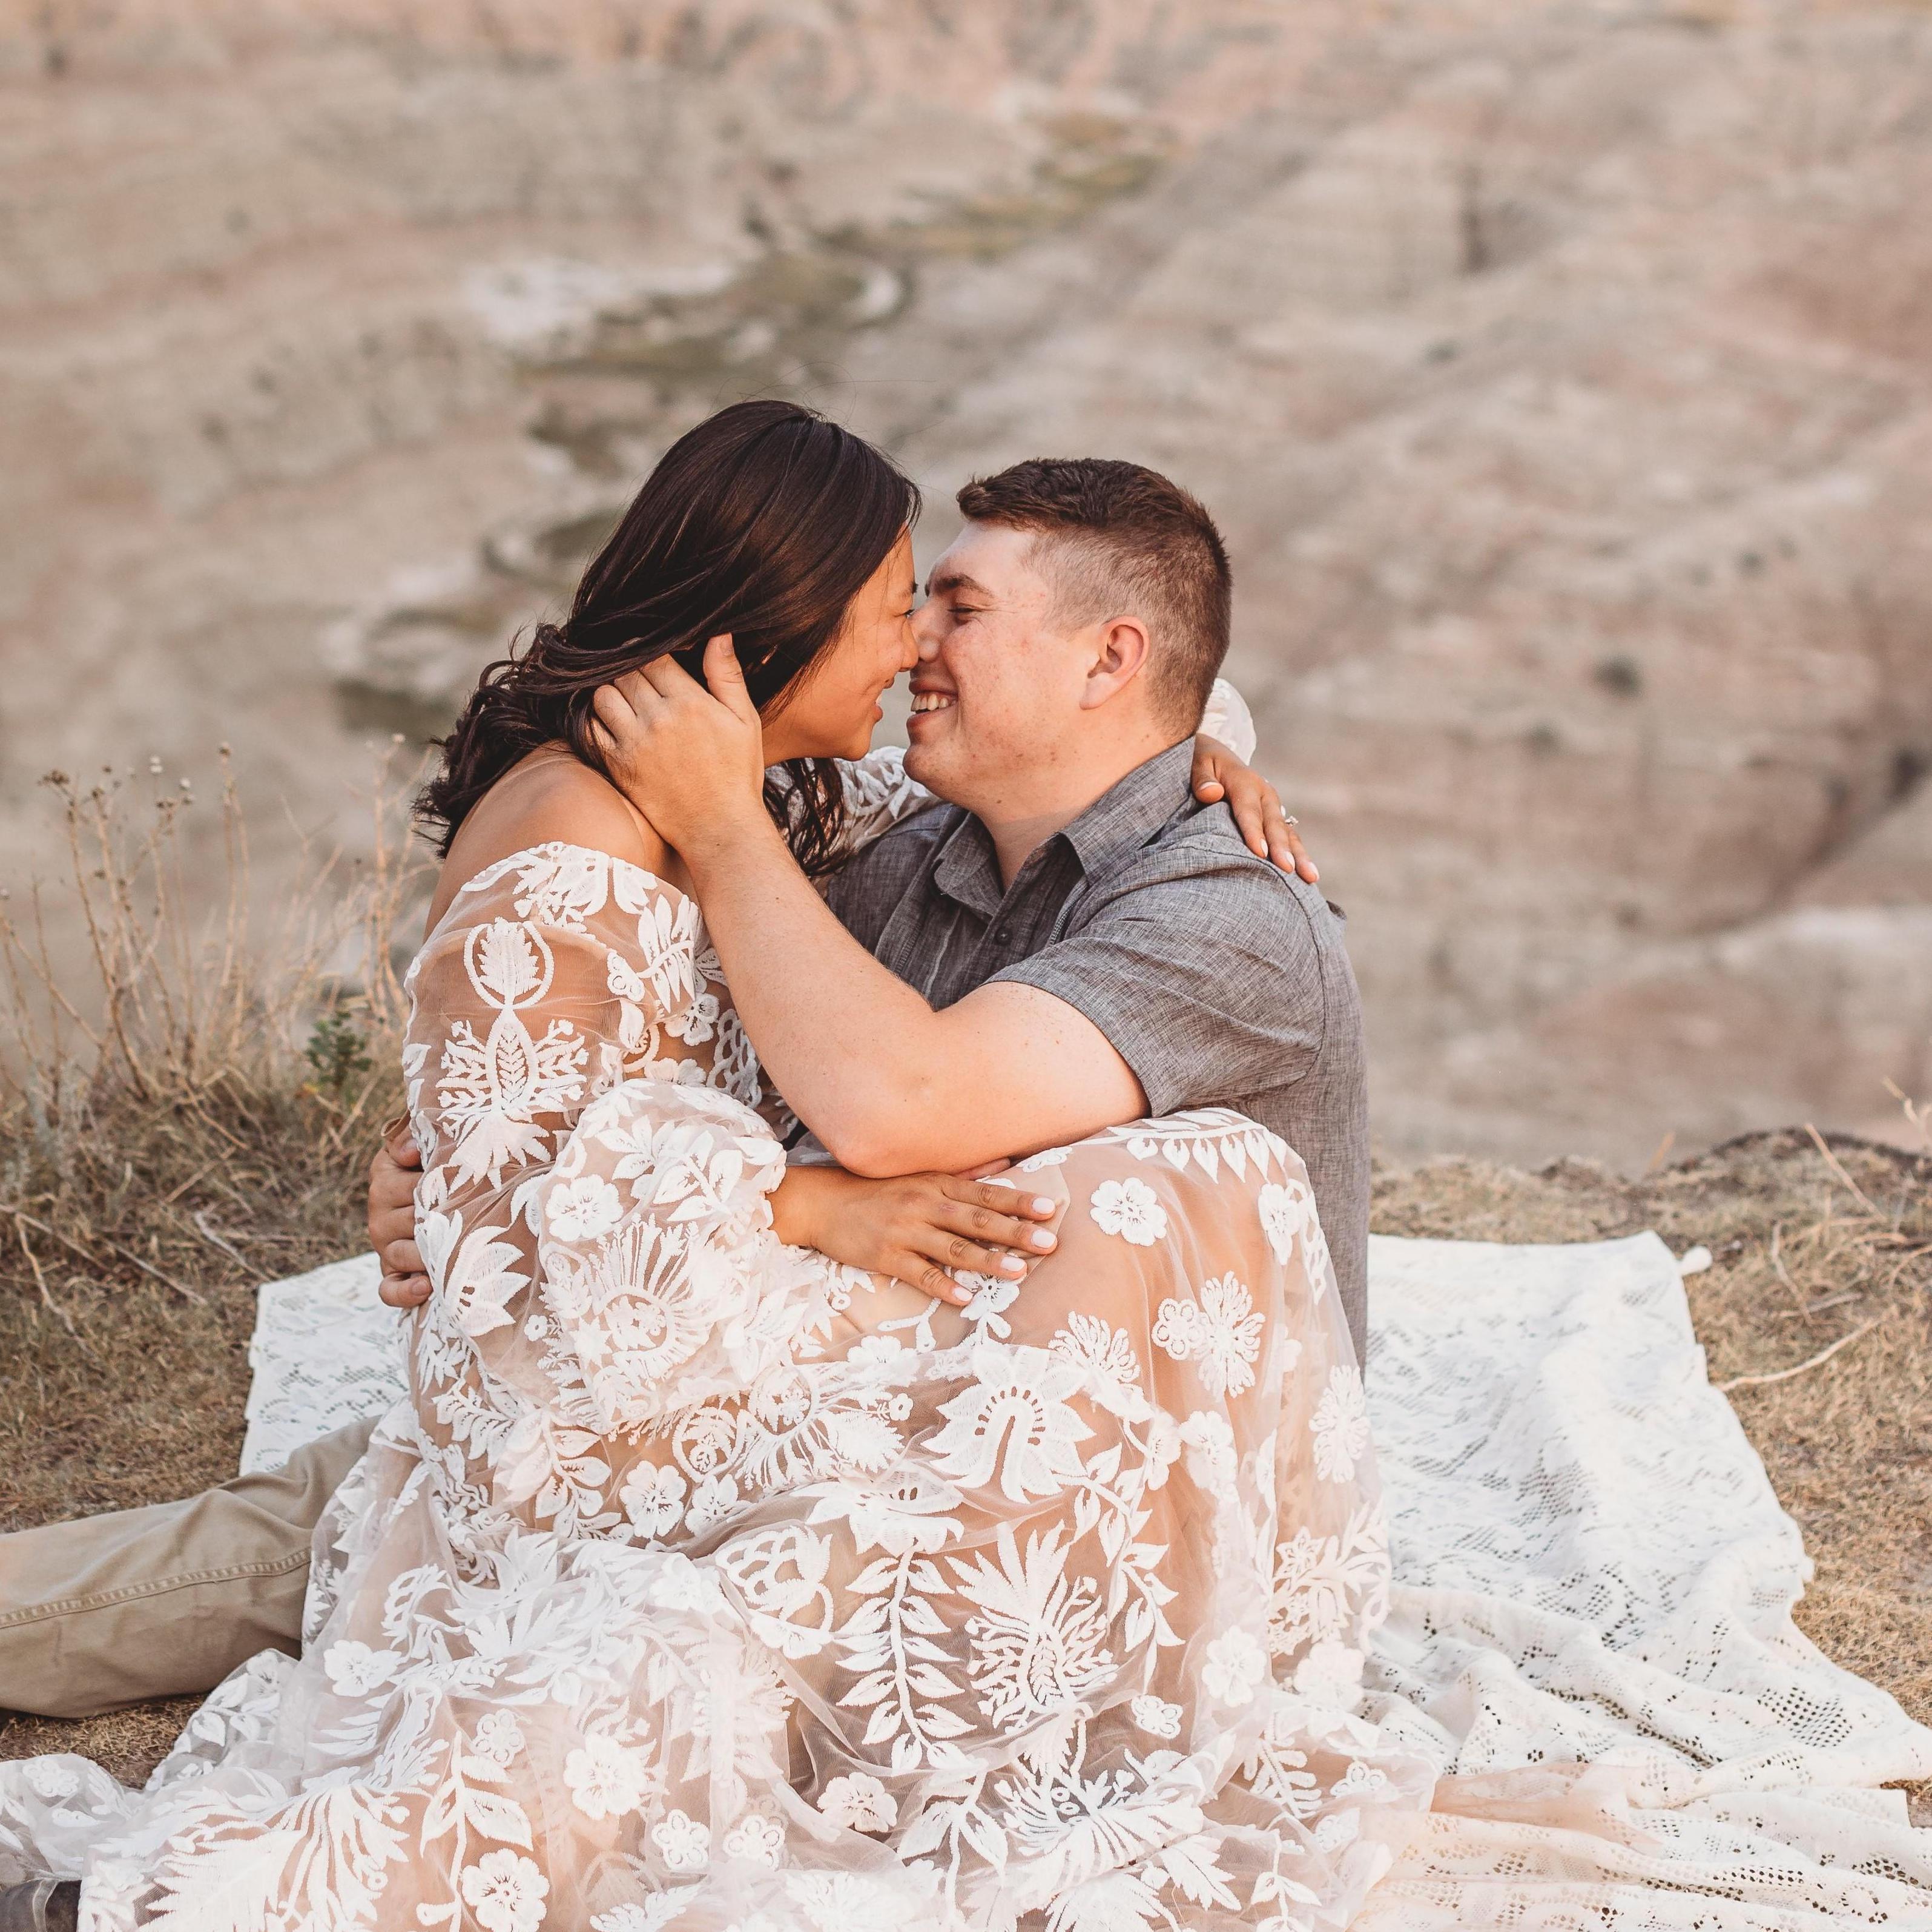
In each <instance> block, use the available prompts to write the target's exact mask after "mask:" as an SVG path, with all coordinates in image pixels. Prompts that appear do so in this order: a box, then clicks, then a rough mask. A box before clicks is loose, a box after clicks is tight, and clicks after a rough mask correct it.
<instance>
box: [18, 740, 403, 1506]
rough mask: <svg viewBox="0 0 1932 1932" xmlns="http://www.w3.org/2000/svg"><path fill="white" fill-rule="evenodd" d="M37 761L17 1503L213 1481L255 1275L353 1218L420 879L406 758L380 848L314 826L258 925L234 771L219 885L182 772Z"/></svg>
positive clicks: (22, 951) (96, 1497) (290, 1264)
mask: <svg viewBox="0 0 1932 1932" xmlns="http://www.w3.org/2000/svg"><path fill="white" fill-rule="evenodd" d="M154 775H158V773H157V772H156V773H155V774H154ZM47 782H48V785H49V790H50V792H51V793H52V796H53V797H54V798H55V800H57V802H58V808H59V809H60V811H61V812H62V815H63V819H64V822H65V829H66V833H67V850H68V859H69V875H68V877H67V879H66V880H65V881H63V882H62V883H61V884H60V885H59V886H58V887H57V888H51V889H50V888H48V887H46V886H32V887H31V888H28V889H26V890H24V891H23V892H19V893H17V894H14V895H11V896H9V897H7V898H6V899H5V901H4V902H0V998H4V1001H5V1013H4V1014H0V1389H4V1391H5V1394H6V1396H7V1401H6V1403H5V1404H4V1406H0V1525H6V1524H10V1523H17V1522H23V1521H28V1520H34V1519H36V1518H37V1517H41V1516H44V1515H59V1514H71V1513H73V1512H74V1511H77V1510H83V1509H87V1508H102V1507H107V1506H110V1505H115V1504H118V1503H121V1502H135V1501H142V1500H146V1499H148V1496H150V1495H165V1494H167V1493H170V1490H171V1484H172V1478H174V1476H175V1475H177V1474H178V1475H180V1476H181V1478H183V1479H184V1481H185V1482H186V1484H187V1486H188V1487H196V1486H198V1485H199V1483H200V1482H201V1481H205V1475H204V1473H203V1472H204V1470H205V1467H206V1464H207V1460H208V1454H209V1451H210V1450H211V1448H214V1445H224V1446H225V1445H227V1444H229V1442H231V1441H232V1439H233V1437H234V1436H235V1435H236V1433H237V1432H238V1431H239V1426H240V1422H241V1406H240V1402H239V1399H238V1397H239V1391H238V1390H237V1388H236V1377H235V1373H234V1372H235V1369H236V1366H237V1364H238V1363H239V1361H240V1360H241V1356H240V1354H239V1350H240V1349H242V1348H243V1347H244V1346H245V1339H246V1334H247V1329H248V1319H249V1316H250V1313H251V1308H252V1302H253V1291H254V1287H255V1286H256V1285H257V1283H259V1282H260V1281H262V1280H265V1279H268V1278H271V1277H275V1276H280V1275H285V1274H290V1273H292V1272H294V1271H296V1270H298V1269H300V1268H305V1267H308V1266H312V1265H314V1264H315V1263H317V1262H320V1261H323V1260H325V1259H330V1258H332V1257H333V1256H337V1255H340V1254H343V1253H348V1252H350V1251H352V1250H353V1249H354V1248H355V1247H356V1246H357V1245H358V1244H359V1241H360V1239H361V1235H360V1226H359V1223H360V1220H361V1214H360V1211H359V1191H360V1180H361V1176H362V1172H363V1170H364V1169H365V1166H366V1163H367V1161H368V1156H369V1154H370V1152H371V1149H372V1148H373V1146H374V1142H375V1139H376V1136H377V1130H378V1128H379V1126H380V1123H381V1121H382V1120H383V1118H384V1116H385V1115H386V1114H388V1113H389V1112H392V1111H394V1110H395V1106H396V1104H397V1100H398V1094H399V1091H400V1086H401V1077H400V1073H399V1052H398V1037H399V1034H400V1031H401V1024H402V1021H403V1017H404V1000H403V992H402V987H401V981H400V980H399V977H398V957H399V947H398V926H399V921H400V920H401V918H402V917H403V916H404V913H405V910H406V909H407V908H408V907H411V906H412V905H413V904H414V903H415V902H416V899H417V897H418V895H419V892H420V890H421V889H422V886H423V883H425V868H423V866H422V865H421V864H420V863H419V862H416V860H415V859H413V856H412V854H411V853H410V848H409V845H408V843H407V830H406V821H405V819H404V812H403V809H402V807H403V802H404V794H405V793H406V790H407V785H406V784H404V783H403V782H400V781H399V775H398V774H397V773H396V772H393V771H391V770H385V771H384V772H383V773H382V774H381V775H380V778H379V781H378V784H377V787H376V790H375V793H374V798H373V801H372V802H373V806H374V816H375V820H376V832H377V835H376V840H375V845H374V853H373V856H371V858H369V859H359V860H350V859H345V857H344V856H343V855H342V854H341V853H340V852H339V851H336V852H329V853H315V852H314V851H312V850H305V852H304V853H303V857H302V864H301V865H300V867H299V876H300V877H301V878H302V881H303V883H302V885H301V886H300V887H299V889H296V890H295V891H293V892H290V893H288V894H287V895H285V896H284V898H282V900H281V902H280V903H279V904H278V906H277V907H275V910H273V912H272V914H271V916H269V918H268V919H266V921H263V922H260V929H258V922H257V919H256V917H255V913H256V910H257V909H256V907H255V906H254V903H253V900H254V896H255V895H252V894H251V880H250V877H249V864H248V834H247V828H246V826H245V822H244V820H243V816H242V810H241V808H240V806H239V802H238V801H237V799H236V796H235V793H234V788H233V784H231V783H229V782H228V781H226V776H225V773H224V782H223V787H222V794H221V798H220V803H219V806H218V810H219V811H220V841H219V844H220V854H221V858H220V871H218V872H217V890H216V892H214V899H215V901H216V902H215V904H214V907H213V908H212V910H202V909H201V908H202V907H204V906H205V901H206V898H207V893H206V890H205V887H206V883H207V882H206V880H205V878H196V880H195V881H194V882H195V883H196V884H197V885H199V886H202V892H201V893H200V894H199V895H196V894H193V893H190V890H189V885H190V876H191V874H192V872H193V862H192V861H191V860H190V856H189V852H188V847H187V841H186V839H185V837H184V830H185V827H184V814H187V813H188V812H190V811H198V810H199V809H201V808H200V807H199V806H198V805H195V804H193V802H192V801H191V798H190V794H189V793H187V790H186V788H185V787H183V788H182V789H181V790H180V791H179V792H178V793H175V795H173V796H163V797H160V798H158V799H154V801H152V802H151V804H143V803H141V802H139V801H138V800H137V799H136V792H135V787H134V785H133V783H132V782H131V781H127V780H123V781H120V782H119V783H118V784H115V783H109V782H104V783H102V784H99V785H96V786H94V787H89V788H86V789H83V788H82V787H80V786H78V785H77V784H75V783H74V781H71V779H69V778H67V777H66V776H65V775H63V774H61V773H58V772H56V773H53V774H51V775H49V779H48V781H47ZM207 869H208V870H213V869H214V868H212V867H210V868H207ZM56 932H58V934H59V935H62V940H63V942H64V943H62V944H60V945H58V946H57V944H56V941H55V933H56ZM76 932H77V933H79V934H80V935H81V945H82V950H83V959H84V964H83V967H82V968H81V969H80V970H78V971H77V970H76V967H75V965H74V962H73V959H72V955H73V953H74V950H75V948H74V945H73V944H71V935H74V933H76ZM217 1453H220V1452H219V1451H217ZM229 1454H231V1455H232V1451H229Z"/></svg>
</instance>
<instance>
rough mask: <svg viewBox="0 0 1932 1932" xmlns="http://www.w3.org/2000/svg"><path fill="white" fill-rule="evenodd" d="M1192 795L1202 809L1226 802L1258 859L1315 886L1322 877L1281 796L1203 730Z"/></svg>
mask: <svg viewBox="0 0 1932 1932" xmlns="http://www.w3.org/2000/svg"><path fill="white" fill-rule="evenodd" d="M1194 796H1196V798H1198V799H1200V801H1201V802H1202V804H1203V805H1218V804H1220V802H1222V800H1223V799H1226V801H1227V805H1228V809H1229V811H1232V813H1233V814H1235V826H1236V828H1237V829H1238V830H1239V832H1241V837H1242V839H1243V840H1244V842H1245V843H1246V844H1247V848H1248V850H1250V852H1252V853H1253V854H1254V855H1255V856H1256V858H1257V859H1273V860H1274V862H1275V863H1276V864H1277V865H1279V866H1280V868H1281V869H1282V870H1283V871H1284V872H1295V873H1298V874H1300V875H1301V877H1303V878H1304V879H1306V880H1307V881H1308V883H1310V885H1311V886H1312V885H1313V884H1315V883H1316V882H1317V881H1318V880H1319V879H1320V878H1321V877H1322V874H1321V873H1320V872H1319V871H1318V870H1317V869H1316V864H1315V861H1314V860H1313V859H1311V858H1310V856H1308V854H1307V851H1306V850H1304V848H1303V846H1302V843H1301V835H1299V834H1298V832H1296V830H1295V820H1293V819H1292V818H1290V817H1289V816H1288V814H1286V812H1284V811H1283V810H1282V808H1281V797H1280V793H1277V791H1276V790H1275V788H1274V786H1273V785H1271V784H1269V783H1268V780H1267V779H1266V778H1263V777H1262V775H1261V773H1260V772H1258V771H1256V769H1255V768H1254V766H1252V765H1250V764H1246V763H1243V761H1242V760H1241V759H1239V758H1238V757H1235V754H1234V753H1233V752H1232V751H1229V748H1227V746H1226V745H1224V744H1223V743H1222V742H1221V741H1220V739H1218V738H1211V737H1209V736H1208V734H1207V733H1206V732H1205V731H1204V732H1202V733H1201V734H1200V736H1198V737H1197V738H1196V739H1195V740H1194Z"/></svg>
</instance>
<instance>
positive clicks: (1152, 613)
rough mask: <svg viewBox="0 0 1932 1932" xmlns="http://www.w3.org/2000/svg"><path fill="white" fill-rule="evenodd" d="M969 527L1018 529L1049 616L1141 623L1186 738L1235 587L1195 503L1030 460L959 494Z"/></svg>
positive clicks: (1163, 694)
mask: <svg viewBox="0 0 1932 1932" xmlns="http://www.w3.org/2000/svg"><path fill="white" fill-rule="evenodd" d="M959 508H960V511H961V514H963V515H964V516H965V517H968V519H969V520H971V521H972V522H974V523H997V524H1000V525H1002V526H1004V527H1005V528H1007V529H1015V530H1025V531H1028V532H1031V533H1032V535H1034V538H1036V544H1035V549H1036V553H1038V552H1040V551H1045V552H1046V553H1047V554H1046V555H1045V556H1039V557H1038V559H1037V560H1038V561H1039V562H1040V564H1041V565H1042V566H1043V569H1044V571H1045V573H1046V574H1047V575H1048V576H1049V577H1051V578H1052V581H1053V583H1054V585H1055V608H1054V616H1055V618H1056V619H1058V621H1059V622H1062V623H1066V624H1073V625H1079V624H1084V623H1087V622H1090V621H1091V619H1094V618H1095V617H1097V616H1101V615H1103V614H1104V613H1106V612H1107V611H1109V610H1139V611H1142V612H1143V613H1145V615H1146V616H1148V619H1150V621H1151V622H1152V623H1153V624H1154V626H1155V627H1156V628H1157V630H1158V631H1160V635H1161V637H1162V640H1163V647H1162V649H1161V650H1160V653H1159V654H1158V655H1157V656H1156V658H1154V661H1153V663H1152V664H1151V666H1150V668H1149V675H1150V676H1151V679H1152V681H1153V684H1154V690H1155V691H1156V693H1157V694H1158V696H1159V697H1160V699H1161V700H1163V702H1165V703H1168V704H1169V705H1171V706H1172V710H1173V715H1174V717H1175V720H1176V721H1177V722H1178V724H1180V725H1181V727H1183V728H1184V729H1185V730H1189V731H1191V730H1193V729H1194V727H1195V725H1196V724H1199V721H1200V718H1201V713H1202V708H1203V707H1204V706H1205V705H1206V703H1207V702H1208V692H1209V691H1211V689H1212V688H1213V687H1214V679H1215V676H1216V674H1217V673H1218V672H1219V671H1220V668H1221V661H1222V659H1223V658H1225V657H1226V655H1228V637H1229V629H1230V627H1231V625H1232V621H1233V613H1234V578H1233V575H1232V572H1231V571H1229V568H1228V552H1227V548H1226V545H1224V544H1223V542H1222V541H1221V532H1220V531H1219V530H1218V529H1216V528H1215V527H1214V518H1213V517H1211V516H1209V515H1208V511H1207V510H1206V508H1205V506H1204V505H1202V502H1201V501H1200V499H1199V498H1198V497H1196V496H1192V495H1190V493H1188V492H1187V490H1184V489H1182V488H1181V486H1180V484H1178V483H1174V482H1171V481H1169V479H1168V478H1166V477H1165V476H1163V475H1160V473H1159V472H1158V471H1156V470H1152V469H1144V468H1143V467H1142V466H1141V465H1140V464H1139V463H1120V462H1113V461H1109V460H1105V459H1103V458H1098V457H1089V456H1083V457H1073V458H1065V457H1037V458H1034V459H1033V460H1031V461H1030V462H1026V463H1015V464H1013V466H1012V467H1011V468H1010V469H1002V470H1001V472H999V474H998V475H996V476H986V477H980V478H975V479H974V481H972V482H971V483H968V484H967V485H966V487H965V488H964V489H963V490H961V491H960V492H959Z"/></svg>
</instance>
